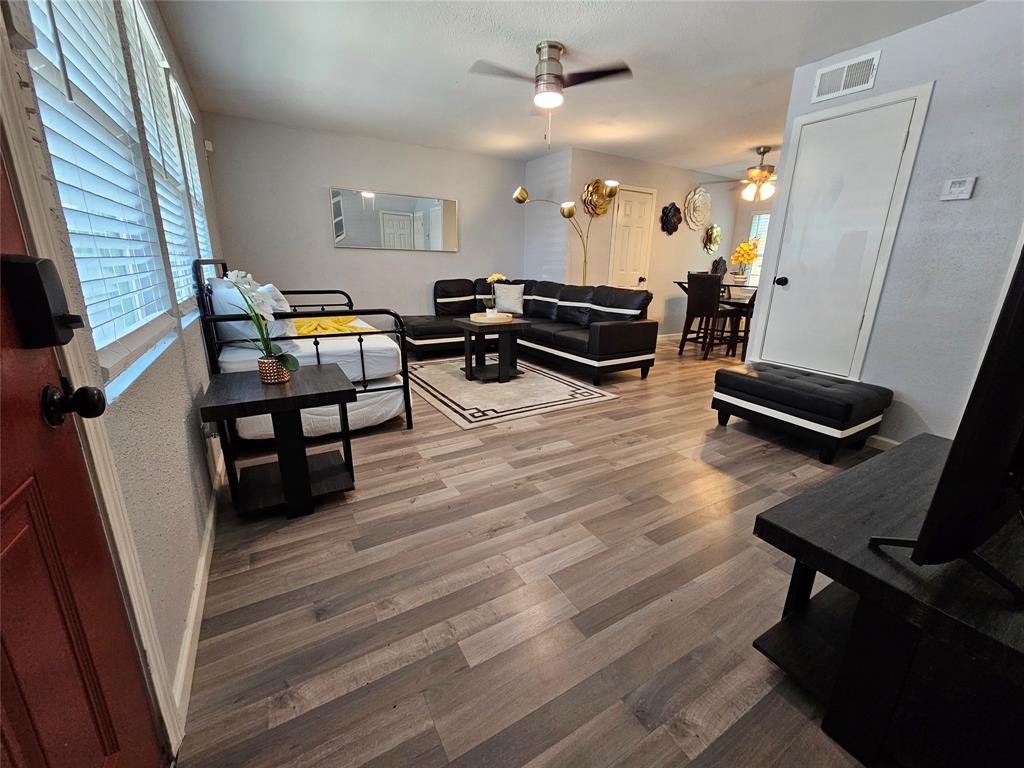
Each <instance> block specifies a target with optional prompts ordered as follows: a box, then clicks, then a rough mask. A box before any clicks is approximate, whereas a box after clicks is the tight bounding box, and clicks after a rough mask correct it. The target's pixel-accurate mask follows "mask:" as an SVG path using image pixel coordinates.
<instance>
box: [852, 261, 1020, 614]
mask: <svg viewBox="0 0 1024 768" xmlns="http://www.w3.org/2000/svg"><path fill="white" fill-rule="evenodd" d="M1022 504H1024V250H1022V252H1021V255H1020V257H1019V258H1018V260H1017V266H1016V269H1015V270H1014V274H1013V277H1012V279H1011V281H1010V286H1009V289H1008V290H1007V292H1006V298H1005V300H1004V301H1003V306H1002V309H1001V310H1000V312H999V317H998V319H997V321H996V324H995V328H994V329H993V331H992V338H991V339H990V340H989V343H988V348H987V349H986V351H985V357H984V359H983V360H982V362H981V367H980V369H979V370H978V376H977V378H976V379H975V381H974V388H973V389H972V390H971V396H970V399H969V400H968V401H967V408H966V409H965V410H964V415H963V418H962V419H961V421H960V426H959V428H958V429H957V432H956V436H955V437H954V438H953V444H952V446H951V447H950V451H949V455H948V457H947V458H946V463H945V466H944V467H943V469H942V474H941V475H940V477H939V482H938V485H937V486H936V488H935V493H934V495H933V496H932V500H931V504H930V506H929V508H928V512H927V514H926V516H925V519H924V522H923V523H922V525H921V530H920V532H919V533H918V537H917V539H890V538H883V537H878V538H876V539H873V540H872V543H874V544H876V545H877V544H882V545H886V544H888V545H895V546H905V547H913V552H912V554H911V559H912V560H913V561H914V562H915V563H917V564H919V565H925V564H930V563H948V562H950V561H952V560H956V559H958V558H964V559H967V560H969V561H970V562H972V563H973V564H974V565H976V566H979V567H980V568H981V569H982V570H984V571H986V573H987V574H988V575H989V576H991V577H992V578H994V579H995V580H996V581H999V582H1000V583H1002V584H1003V585H1004V586H1006V587H1007V588H1008V589H1010V590H1011V591H1012V592H1014V593H1015V594H1016V595H1018V596H1020V595H1021V594H1022V593H1021V587H1020V585H1013V584H1011V583H1009V582H1008V581H1006V580H1005V577H1002V578H1000V576H1001V574H998V573H994V572H992V571H991V570H990V569H991V566H989V565H988V564H987V563H985V562H984V561H983V560H981V559H980V558H979V557H978V556H977V555H976V554H975V550H976V549H977V548H978V547H979V546H981V545H982V544H983V543H984V542H985V541H986V540H988V539H989V538H990V537H991V536H992V535H993V534H994V533H996V531H998V530H999V529H1001V528H1002V527H1003V526H1004V525H1005V524H1006V522H1007V521H1008V519H1009V518H1010V517H1011V516H1014V515H1020V516H1021V518H1022V522H1024V512H1022ZM1021 536H1024V526H1022V528H1021Z"/></svg>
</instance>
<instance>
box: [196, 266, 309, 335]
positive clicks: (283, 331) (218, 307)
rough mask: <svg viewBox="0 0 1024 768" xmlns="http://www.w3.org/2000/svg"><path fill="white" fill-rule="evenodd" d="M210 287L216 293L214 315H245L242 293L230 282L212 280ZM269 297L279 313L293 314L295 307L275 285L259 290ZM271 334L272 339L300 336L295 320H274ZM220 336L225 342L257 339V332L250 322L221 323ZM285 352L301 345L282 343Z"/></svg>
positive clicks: (214, 294) (218, 330)
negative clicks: (292, 306)
mask: <svg viewBox="0 0 1024 768" xmlns="http://www.w3.org/2000/svg"><path fill="white" fill-rule="evenodd" d="M210 287H211V288H212V289H213V294H212V297H211V303H212V304H213V312H214V314H216V315H239V314H244V313H245V302H244V301H243V300H242V296H241V295H240V294H239V293H238V289H237V288H236V287H235V286H234V283H232V282H231V281H230V280H225V279H224V278H221V277H212V278H210ZM257 290H258V291H259V292H260V293H262V294H263V295H265V296H266V297H267V298H268V299H269V300H270V303H271V305H272V306H273V307H274V311H275V312H290V311H291V305H290V304H289V303H288V300H287V299H286V298H285V296H284V294H283V293H281V291H279V290H278V289H277V288H276V287H275V286H274V285H273V283H268V284H267V285H261V286H260V287H259V288H258V289H257ZM267 330H268V331H269V332H270V335H271V336H298V334H297V333H296V332H295V323H294V321H292V320H274V321H272V322H271V323H269V324H268V326H267ZM217 336H218V337H219V338H220V339H221V340H223V341H230V340H233V339H254V338H256V328H255V327H254V326H253V324H252V323H251V322H250V321H248V320H237V321H232V322H230V323H217ZM279 343H280V345H281V348H282V349H286V350H287V349H295V348H296V347H297V346H298V344H297V343H296V342H295V341H294V340H286V341H281V342H279Z"/></svg>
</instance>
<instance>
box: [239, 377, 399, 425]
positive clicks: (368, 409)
mask: <svg viewBox="0 0 1024 768" xmlns="http://www.w3.org/2000/svg"><path fill="white" fill-rule="evenodd" d="M401 383H402V377H401V376H390V377H388V378H386V379H377V380H376V381H371V382H370V384H369V389H367V390H366V391H365V392H364V391H363V389H362V388H361V387H357V392H358V394H357V396H356V401H355V402H354V403H349V404H348V426H349V429H350V430H351V429H363V428H364V427H372V426H373V425H375V424H381V423H383V422H385V421H387V420H388V419H393V418H395V416H398V415H400V414H402V413H404V412H405V399H404V398H403V397H402V390H401V389H392V390H386V391H384V392H375V391H374V389H376V388H378V387H387V386H395V385H400V384H401ZM235 426H236V427H237V429H238V436H239V437H241V438H243V439H245V440H266V439H268V438H272V437H273V436H274V425H273V423H272V422H271V419H270V414H265V413H264V414H260V415H259V416H247V417H245V418H244V419H238V420H237V421H236V422H235ZM340 431H341V412H340V411H339V409H338V406H336V405H324V406H320V407H319V408H306V409H305V410H303V411H302V432H303V434H304V435H306V437H319V436H320V435H332V434H336V433H338V432H340Z"/></svg>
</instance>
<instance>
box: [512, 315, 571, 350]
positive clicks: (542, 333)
mask: <svg viewBox="0 0 1024 768" xmlns="http://www.w3.org/2000/svg"><path fill="white" fill-rule="evenodd" d="M574 330H579V326H578V325H576V324H575V323H559V322H555V321H554V320H531V321H530V327H529V328H527V329H525V330H523V331H520V332H519V335H520V336H522V337H523V338H524V339H527V340H529V341H536V342H539V343H541V344H553V343H554V339H555V334H556V333H559V332H560V331H574Z"/></svg>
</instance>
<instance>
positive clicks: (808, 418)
mask: <svg viewBox="0 0 1024 768" xmlns="http://www.w3.org/2000/svg"><path fill="white" fill-rule="evenodd" d="M891 402H892V390H891V389H886V388H885V387H878V386H875V385H874V384H863V383H861V382H858V381H848V380H846V379H837V378H833V377H832V376H825V375H823V374H820V373H812V372H810V371H801V370H797V369H796V368H786V367H785V366H781V365H775V364H774V363H752V364H750V365H743V366H739V367H737V368H720V369H719V370H718V371H716V372H715V393H714V395H713V396H712V400H711V407H712V408H714V409H715V410H716V411H718V423H719V424H721V425H722V426H725V425H726V424H728V423H729V417H730V416H740V417H742V418H744V419H747V420H749V421H753V422H756V423H761V424H768V425H771V426H772V427H774V428H777V429H779V430H780V431H783V432H787V433H789V434H793V435H797V436H799V437H802V438H805V439H806V440H808V441H809V442H811V443H812V444H813V445H816V446H818V449H819V457H820V459H821V461H822V462H824V463H825V464H831V463H832V460H833V459H834V458H835V456H836V452H837V451H838V450H839V448H840V447H842V446H845V445H852V446H854V447H855V448H861V447H863V445H864V443H865V441H866V440H867V439H868V437H869V436H871V435H873V434H875V432H877V431H878V425H879V424H880V423H881V421H882V413H883V412H884V411H885V409H886V408H888V407H889V404H890V403H891Z"/></svg>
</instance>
